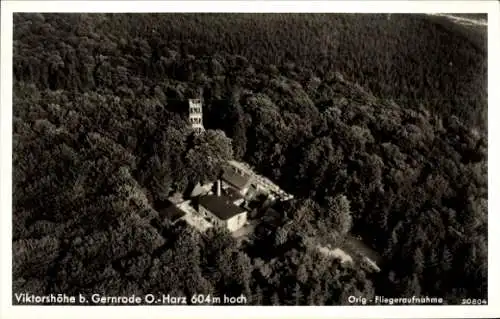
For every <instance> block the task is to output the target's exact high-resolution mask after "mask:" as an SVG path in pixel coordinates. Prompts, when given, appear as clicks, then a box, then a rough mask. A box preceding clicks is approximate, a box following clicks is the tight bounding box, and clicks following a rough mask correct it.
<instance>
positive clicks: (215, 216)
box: [198, 194, 247, 232]
mask: <svg viewBox="0 0 500 319" xmlns="http://www.w3.org/2000/svg"><path fill="white" fill-rule="evenodd" d="M198 212H199V214H200V215H201V216H203V217H204V218H205V219H207V220H208V221H209V222H210V223H212V224H213V225H214V226H216V227H221V228H226V229H227V230H229V231H231V232H234V231H236V230H238V229H240V228H241V227H243V226H244V225H245V224H246V223H247V211H246V210H244V209H243V208H241V207H239V206H237V205H235V204H234V203H233V201H232V200H231V199H230V198H228V197H226V196H223V195H221V196H217V194H214V195H206V196H202V197H200V199H199V207H198Z"/></svg>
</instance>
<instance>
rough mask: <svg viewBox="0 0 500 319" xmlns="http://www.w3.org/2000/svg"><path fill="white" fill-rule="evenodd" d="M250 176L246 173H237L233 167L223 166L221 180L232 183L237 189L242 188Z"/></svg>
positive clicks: (247, 182)
mask: <svg viewBox="0 0 500 319" xmlns="http://www.w3.org/2000/svg"><path fill="white" fill-rule="evenodd" d="M251 179H252V178H251V177H250V176H248V175H241V174H238V173H237V172H236V171H235V170H234V169H231V168H224V171H223V174H222V180H224V181H225V182H226V183H228V184H230V185H232V186H233V187H235V188H237V189H243V188H245V187H247V186H248V184H250V182H251Z"/></svg>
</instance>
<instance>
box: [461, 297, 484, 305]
mask: <svg viewBox="0 0 500 319" xmlns="http://www.w3.org/2000/svg"><path fill="white" fill-rule="evenodd" d="M487 304H488V302H487V301H486V300H485V299H471V298H464V299H462V302H461V305H487Z"/></svg>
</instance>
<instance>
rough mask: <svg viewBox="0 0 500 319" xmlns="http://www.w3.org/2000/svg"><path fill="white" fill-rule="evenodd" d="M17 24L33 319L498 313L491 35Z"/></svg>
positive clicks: (110, 19)
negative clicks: (49, 314)
mask: <svg viewBox="0 0 500 319" xmlns="http://www.w3.org/2000/svg"><path fill="white" fill-rule="evenodd" d="M450 10H452V8H450ZM12 19H13V31H12V33H13V38H12V41H13V48H12V50H13V51H12V57H13V60H12V82H13V83H12V84H13V85H12V304H13V305H14V306H17V305H47V306H48V305H101V306H104V305H107V306H122V305H143V306H147V305H155V306H164V305H169V306H182V305H189V306H199V305H205V306H207V305H211V306H238V305H239V306H243V305H244V306H273V305H275V306H295V305H298V306H346V307H348V306H363V305H367V306H370V305H383V306H391V305H443V306H445V305H467V306H483V305H487V304H488V87H487V85H488V78H487V74H488V32H487V31H488V30H487V29H488V15H487V14H486V13H484V14H478V13H474V14H472V13H471V14H464V13H452V12H451V13H439V14H436V13H429V14H425V13H391V14H388V13H134V12H132V13H99V12H96V13H81V12H75V13H55V12H52V13H49V12H40V13H36V12H15V13H14V14H13V17H12ZM9 121H10V120H9ZM9 289H10V288H9ZM73 309H74V308H73ZM134 309H135V308H134ZM224 309H226V308H224Z"/></svg>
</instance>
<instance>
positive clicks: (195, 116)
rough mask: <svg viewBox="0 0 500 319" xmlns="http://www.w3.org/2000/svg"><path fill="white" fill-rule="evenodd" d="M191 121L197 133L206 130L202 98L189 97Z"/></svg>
mask: <svg viewBox="0 0 500 319" xmlns="http://www.w3.org/2000/svg"><path fill="white" fill-rule="evenodd" d="M189 123H191V128H192V129H193V130H194V132H195V133H196V134H200V133H201V132H203V131H205V128H204V127H203V110H202V107H201V99H189Z"/></svg>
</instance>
